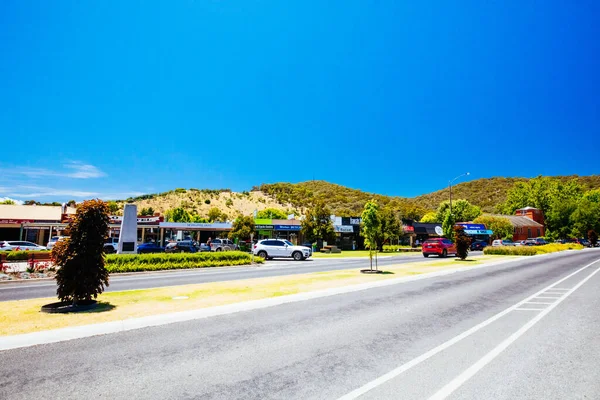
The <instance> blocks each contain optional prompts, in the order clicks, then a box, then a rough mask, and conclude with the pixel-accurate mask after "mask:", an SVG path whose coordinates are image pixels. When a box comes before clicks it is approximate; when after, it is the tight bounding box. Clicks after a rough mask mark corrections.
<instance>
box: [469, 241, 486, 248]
mask: <svg viewBox="0 0 600 400" xmlns="http://www.w3.org/2000/svg"><path fill="white" fill-rule="evenodd" d="M487 245H488V244H487V242H485V241H483V240H476V241H474V242H473V243H471V251H476V250H483V249H484V248H485V247H486V246H487Z"/></svg>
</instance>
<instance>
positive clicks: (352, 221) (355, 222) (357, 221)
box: [350, 217, 362, 225]
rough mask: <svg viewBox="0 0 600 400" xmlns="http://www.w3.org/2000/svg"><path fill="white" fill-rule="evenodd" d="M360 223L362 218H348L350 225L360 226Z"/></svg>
mask: <svg viewBox="0 0 600 400" xmlns="http://www.w3.org/2000/svg"><path fill="white" fill-rule="evenodd" d="M361 222H362V218H359V217H350V225H360V223H361Z"/></svg>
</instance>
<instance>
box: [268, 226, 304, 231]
mask: <svg viewBox="0 0 600 400" xmlns="http://www.w3.org/2000/svg"><path fill="white" fill-rule="evenodd" d="M301 228H302V227H301V226H300V225H275V229H274V230H276V231H299V230H300V229H301Z"/></svg>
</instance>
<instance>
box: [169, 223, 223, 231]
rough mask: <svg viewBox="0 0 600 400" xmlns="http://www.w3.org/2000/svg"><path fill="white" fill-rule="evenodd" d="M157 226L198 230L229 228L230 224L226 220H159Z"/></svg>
mask: <svg viewBox="0 0 600 400" xmlns="http://www.w3.org/2000/svg"><path fill="white" fill-rule="evenodd" d="M159 227H161V228H166V229H185V228H189V229H199V230H210V229H214V230H230V229H231V224H230V223H228V222H215V223H213V224H208V223H200V222H161V223H160V224H159Z"/></svg>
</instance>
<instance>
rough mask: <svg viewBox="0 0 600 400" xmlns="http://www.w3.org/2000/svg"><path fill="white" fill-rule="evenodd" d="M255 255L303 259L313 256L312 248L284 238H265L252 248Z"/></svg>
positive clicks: (265, 257)
mask: <svg viewBox="0 0 600 400" xmlns="http://www.w3.org/2000/svg"><path fill="white" fill-rule="evenodd" d="M252 251H253V252H254V255H255V256H259V257H262V258H264V259H265V260H270V259H271V258H279V257H286V258H293V259H294V260H296V261H302V260H305V259H307V258H308V257H310V256H311V253H312V250H311V249H310V248H308V247H304V246H294V244H293V243H292V242H290V241H289V240H284V239H265V240H261V241H260V242H258V243H257V244H255V245H254V248H253V250H252Z"/></svg>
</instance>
